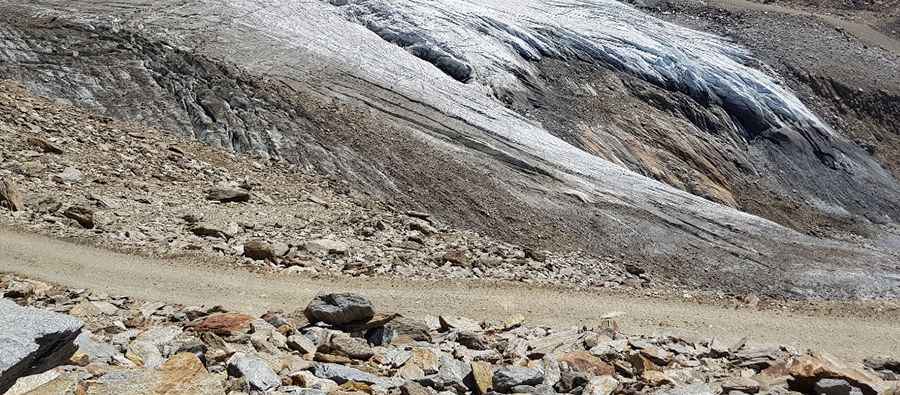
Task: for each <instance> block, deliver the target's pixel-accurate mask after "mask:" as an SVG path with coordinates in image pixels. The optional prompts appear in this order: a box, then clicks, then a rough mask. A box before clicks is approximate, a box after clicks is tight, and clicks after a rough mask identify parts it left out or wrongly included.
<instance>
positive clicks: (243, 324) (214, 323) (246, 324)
mask: <svg viewBox="0 0 900 395" xmlns="http://www.w3.org/2000/svg"><path fill="white" fill-rule="evenodd" d="M251 321H253V317H251V316H249V315H246V314H239V313H219V314H213V315H211V316H209V317H206V318H204V319H202V320H201V321H200V322H198V323H196V324H194V325H193V329H194V330H195V331H197V332H212V333H215V334H217V335H220V336H230V335H234V334H237V333H241V332H244V331H246V330H248V329H249V328H250V322H251Z"/></svg>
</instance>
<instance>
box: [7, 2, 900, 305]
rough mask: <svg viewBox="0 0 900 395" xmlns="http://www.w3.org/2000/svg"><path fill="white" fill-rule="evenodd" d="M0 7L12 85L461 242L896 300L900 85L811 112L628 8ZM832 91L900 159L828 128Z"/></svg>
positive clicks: (705, 278)
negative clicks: (256, 165)
mask: <svg viewBox="0 0 900 395" xmlns="http://www.w3.org/2000/svg"><path fill="white" fill-rule="evenodd" d="M0 10H2V11H3V12H2V15H3V16H2V20H0V24H2V25H0V26H2V29H0V37H2V40H0V42H2V43H3V47H2V50H0V76H3V77H4V78H10V79H14V80H18V81H21V82H22V84H24V85H25V86H26V87H27V88H28V89H30V90H31V91H33V92H34V93H36V94H39V95H45V96H49V97H54V98H58V99H60V100H64V101H66V102H69V103H73V104H77V105H79V106H82V107H85V108H87V109H89V110H92V111H96V112H99V113H101V114H104V115H107V116H111V117H113V118H118V119H123V120H130V121H138V122H142V123H144V124H148V125H151V126H155V127H158V128H160V129H162V130H165V131H168V132H169V133H172V134H174V135H181V136H189V137H194V138H197V139H199V140H201V141H204V142H206V143H209V144H211V145H213V146H219V147H223V148H226V149H229V150H233V151H238V152H255V153H257V154H259V155H262V156H263V157H268V158H276V159H283V160H286V161H287V162H288V163H292V164H294V165H298V166H301V167H303V168H307V169H310V170H314V171H315V172H317V173H321V174H326V175H330V176H332V177H334V178H335V179H336V180H343V181H345V182H346V184H344V185H346V186H347V188H349V189H352V190H353V191H355V192H357V193H361V194H367V195H369V196H372V197H373V199H376V200H380V201H386V202H390V203H392V204H396V205H397V206H398V207H404V208H406V209H418V210H420V211H426V212H429V213H433V214H434V215H435V216H436V217H437V218H439V219H441V220H444V221H446V222H448V223H451V224H453V225H456V226H458V227H462V228H466V229H472V230H475V231H479V232H482V233H485V234H489V235H492V236H495V237H498V238H500V239H503V240H506V241H509V242H514V243H516V244H520V245H525V246H528V247H530V248H533V249H544V248H547V249H552V250H555V251H572V250H584V251H586V252H587V253H589V254H592V255H594V256H612V257H620V256H621V260H622V261H627V262H628V263H637V264H639V265H641V266H646V267H652V268H654V270H655V271H657V272H659V273H660V274H663V275H665V276H668V277H672V278H678V279H679V280H680V281H681V282H682V283H684V284H688V285H690V286H705V287H713V288H716V289H729V290H739V291H755V292H762V293H772V294H782V295H790V296H793V297H807V296H831V297H849V296H865V297H877V296H891V295H896V293H897V292H898V291H897V290H898V280H897V274H896V273H897V272H898V270H900V269H898V267H897V266H896V262H897V260H898V256H897V248H896V246H897V243H898V241H897V240H898V236H897V234H896V223H897V220H898V219H900V212H898V209H900V208H898V207H900V206H898V205H897V204H896V202H897V201H898V196H900V185H898V183H897V179H896V171H895V169H896V167H895V163H896V162H892V161H893V159H892V158H893V156H892V154H890V152H892V151H891V147H894V146H895V145H892V144H895V143H896V141H897V140H896V134H897V131H896V122H895V121H896V119H897V118H896V114H897V111H896V103H897V101H896V98H897V97H898V96H897V90H896V89H895V88H896V86H897V80H896V78H897V76H896V73H894V74H893V75H891V73H887V75H888V77H887V78H886V79H883V84H882V85H883V86H882V87H880V88H878V89H880V90H878V91H876V92H877V93H873V94H874V95H875V96H871V97H877V98H879V99H878V100H879V101H878V103H879V107H877V108H879V110H877V111H870V112H869V113H865V112H863V111H862V108H868V105H867V104H865V103H873V102H872V101H871V100H869V98H870V95H868V94H867V95H862V96H859V95H856V94H855V93H854V90H853V89H854V88H853V85H846V86H845V85H842V84H837V83H830V82H829V83H828V84H827V85H822V81H826V82H827V81H829V80H821V79H818V76H817V75H806V76H808V77H810V78H809V79H807V80H804V81H805V82H803V83H802V84H800V85H794V86H792V87H794V88H795V89H797V90H801V88H803V87H813V88H818V89H812V88H810V90H811V91H813V93H812V94H811V96H806V95H805V94H804V95H803V96H798V95H797V94H795V93H793V92H792V90H791V89H789V88H788V86H787V85H789V84H791V85H793V81H794V79H793V78H790V79H788V80H787V83H785V81H783V80H782V78H783V76H780V75H779V74H777V73H776V70H773V69H771V68H770V66H769V65H767V64H766V63H763V62H760V61H759V60H758V59H757V58H755V57H754V56H753V55H754V54H753V53H751V52H748V51H747V50H746V49H745V48H743V47H741V46H740V45H736V44H735V43H734V42H732V41H729V40H728V39H723V38H721V37H718V36H714V35H711V34H708V33H702V32H698V31H694V30H689V29H686V28H683V27H681V26H679V25H676V24H672V23H668V22H663V21H661V20H658V19H655V18H653V17H651V16H648V15H646V14H644V13H642V12H640V11H638V10H636V9H634V8H631V7H630V6H626V5H623V4H620V3H617V2H613V1H588V2H584V1H564V2H548V1H543V0H532V1H529V2H522V3H517V5H516V6H515V7H512V6H509V5H508V4H507V5H503V6H502V7H501V6H500V4H499V3H496V4H495V2H471V1H465V0H457V1H451V2H441V3H431V4H425V3H421V2H406V1H364V0H358V1H332V2H318V1H315V2H303V3H297V2H291V1H274V0H259V1H229V2H217V1H201V0H195V1H180V0H179V1H175V0H169V1H162V2H144V1H138V0H133V1H120V2H115V3H109V2H99V1H91V0H79V1H75V2H73V1H56V0H41V1H37V2H31V3H29V4H27V5H22V4H19V2H16V1H5V2H0ZM755 26H758V25H755ZM710 30H715V29H713V28H710ZM862 51H863V52H865V54H867V55H869V56H870V57H873V58H875V60H873V61H872V62H868V63H869V64H868V66H866V67H865V68H863V69H861V70H869V69H873V70H874V69H878V70H890V69H891V68H892V67H893V68H896V67H897V62H896V59H897V57H896V54H892V53H890V52H885V51H884V50H882V49H879V48H866V49H865V50H862ZM879 51H881V52H879ZM763 54H764V55H766V54H767V53H765V52H764V53H763ZM766 60H768V59H766ZM786 63H787V64H786V65H787V66H790V65H791V62H786ZM774 65H775V67H778V68H780V67H781V66H783V65H782V64H777V63H776V64H774ZM832 81H833V80H832ZM846 87H849V88H846ZM801 91H802V90H801ZM802 92H804V93H805V91H802ZM832 96H837V99H836V100H841V101H846V102H848V103H851V104H852V105H851V107H850V108H851V109H854V111H855V114H854V115H852V116H849V117H848V119H856V118H857V117H859V118H860V119H864V121H863V122H864V124H865V125H875V126H876V127H877V128H876V129H872V130H874V131H875V132H873V133H874V134H875V135H876V136H878V135H880V136H886V137H885V138H886V139H884V140H883V141H885V142H886V144H888V145H887V149H886V150H884V151H883V152H887V153H881V152H882V150H881V149H874V148H873V147H876V146H875V145H872V144H871V143H868V142H864V141H863V140H862V139H858V140H859V141H857V140H854V138H856V137H859V136H858V135H856V133H854V131H857V130H861V127H856V128H852V127H850V128H848V127H846V126H845V125H842V124H841V123H835V122H832V119H830V118H823V117H822V116H820V115H817V112H816V111H815V110H822V109H824V110H828V109H829V108H831V107H828V105H827V103H825V104H823V103H821V102H820V100H819V99H821V98H824V99H822V101H825V99H828V100H830V99H833V98H834V97H832ZM801 97H802V98H803V99H806V100H805V101H806V103H811V104H813V105H815V106H810V105H809V104H805V103H804V100H802V99H801ZM860 100H861V101H860ZM853 103H856V104H853ZM820 104H821V105H820ZM826 107H827V108H826ZM882 109H883V110H882ZM873 113H876V114H873ZM866 130H869V129H866ZM848 131H849V132H848ZM869 137H872V136H871V135H870V136H869ZM867 144H868V145H867ZM867 147H869V148H867ZM892 172H893V173H892ZM741 210H743V211H741ZM748 212H749V213H750V214H748ZM754 214H755V215H754ZM759 216H762V217H764V218H762V217H759ZM765 218H768V219H765Z"/></svg>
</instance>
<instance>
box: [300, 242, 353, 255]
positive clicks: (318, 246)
mask: <svg viewBox="0 0 900 395" xmlns="http://www.w3.org/2000/svg"><path fill="white" fill-rule="evenodd" d="M303 248H305V249H306V250H307V251H309V252H311V253H313V254H320V255H329V254H333V255H343V254H346V253H347V250H348V249H349V248H350V247H349V246H348V245H347V243H344V242H341V241H336V240H331V239H316V240H310V241H307V242H306V243H304V244H303Z"/></svg>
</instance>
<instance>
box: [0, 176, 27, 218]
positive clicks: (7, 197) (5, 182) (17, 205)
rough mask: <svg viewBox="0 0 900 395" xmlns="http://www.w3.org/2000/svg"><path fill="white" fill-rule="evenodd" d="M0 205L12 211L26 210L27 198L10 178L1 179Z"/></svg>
mask: <svg viewBox="0 0 900 395" xmlns="http://www.w3.org/2000/svg"><path fill="white" fill-rule="evenodd" d="M0 207H5V208H7V209H9V210H10V211H22V210H25V199H24V198H23V197H22V194H21V193H20V192H19V190H18V189H17V188H16V186H15V184H13V182H12V180H10V179H6V178H4V179H2V180H0Z"/></svg>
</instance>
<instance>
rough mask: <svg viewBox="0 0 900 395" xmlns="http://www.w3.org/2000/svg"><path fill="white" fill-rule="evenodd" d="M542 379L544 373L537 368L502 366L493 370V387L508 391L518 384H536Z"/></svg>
mask: <svg viewBox="0 0 900 395" xmlns="http://www.w3.org/2000/svg"><path fill="white" fill-rule="evenodd" d="M543 381H544V373H543V372H541V371H540V370H538V369H531V368H521V367H517V366H504V367H502V368H500V369H497V370H496V371H494V389H495V390H497V391H500V392H508V391H509V390H510V389H511V388H513V387H516V386H520V385H538V384H540V383H541V382H543Z"/></svg>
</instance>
